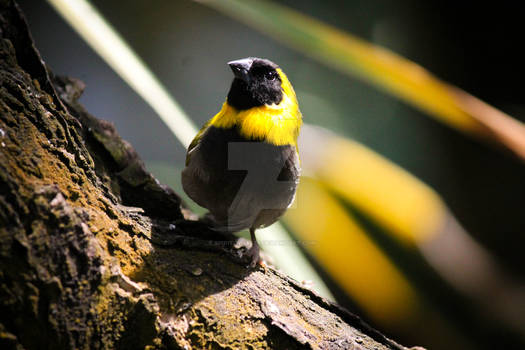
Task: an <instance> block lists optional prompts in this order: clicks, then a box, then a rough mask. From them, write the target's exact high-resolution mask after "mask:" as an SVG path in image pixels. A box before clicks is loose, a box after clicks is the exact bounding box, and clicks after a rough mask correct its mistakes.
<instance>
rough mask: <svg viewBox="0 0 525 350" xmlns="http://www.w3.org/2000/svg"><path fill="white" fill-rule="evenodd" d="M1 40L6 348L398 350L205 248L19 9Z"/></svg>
mask: <svg viewBox="0 0 525 350" xmlns="http://www.w3.org/2000/svg"><path fill="white" fill-rule="evenodd" d="M0 31H1V32H0V35H1V38H0V348H2V349H8V348H16V349H42V348H52V349H71V348H75V349H97V348H119V349H138V348H174V349H204V348H206V349H237V348H247V349H250V348H252V349H267V348H268V349H299V348H300V349H302V348H311V349H377V350H380V349H404V347H402V346H400V345H398V344H396V343H394V342H393V341H391V340H389V339H387V338H386V337H384V336H383V335H382V334H381V333H379V332H377V331H375V330H373V329H372V328H370V327H368V326H367V325H366V324H364V323H363V322H362V321H360V319H359V318H358V317H357V316H354V315H352V314H350V313H349V312H347V311H345V310H343V309H341V308H339V307H338V306H336V305H335V304H332V303H330V302H328V301H326V300H324V299H322V298H321V297H319V296H317V295H316V294H315V293H313V292H311V291H310V290H308V289H305V288H303V287H302V286H301V285H300V284H298V283H297V282H295V281H293V280H291V279H289V278H287V277H285V276H283V275H282V274H280V273H278V272H276V271H274V270H273V269H271V268H267V269H262V268H258V269H255V270H250V269H247V268H246V267H245V265H244V264H242V263H240V262H239V261H240V260H239V259H238V256H239V252H240V250H241V249H242V248H236V247H235V246H233V244H232V243H233V242H234V241H232V238H231V237H223V238H221V239H222V241H220V242H219V243H220V244H215V243H213V242H211V241H210V239H217V237H216V235H213V233H211V232H209V231H208V230H207V229H206V228H205V227H204V226H202V225H199V224H198V223H192V222H189V221H187V219H189V218H190V216H191V213H189V212H187V211H186V210H185V209H181V201H180V199H179V197H178V196H177V195H176V194H175V193H174V192H173V191H172V190H170V189H169V188H167V187H165V186H162V185H160V184H159V183H158V181H156V180H155V179H154V178H153V176H152V175H151V174H149V173H148V172H147V171H146V170H145V168H144V165H143V163H142V162H141V160H140V159H139V158H138V156H137V154H136V153H135V151H134V150H133V148H132V147H131V146H130V145H129V144H128V143H126V142H125V141H123V140H122V139H121V138H120V137H119V136H118V134H117V133H116V131H115V129H114V127H113V126H112V125H111V124H109V123H107V122H104V121H101V120H98V119H96V118H94V117H92V116H91V115H89V114H88V113H87V112H86V111H85V109H84V108H83V107H82V106H81V105H79V104H78V103H77V102H76V101H77V98H78V97H79V96H80V94H81V92H82V83H80V82H79V81H75V80H73V79H68V78H56V77H53V76H52V75H51V73H50V72H49V70H48V69H47V68H46V66H45V65H44V64H43V61H42V60H41V58H40V56H39V53H38V52H37V50H36V49H35V47H34V45H33V41H32V39H31V37H30V34H29V32H28V29H27V26H26V24H25V21H24V19H23V17H22V15H21V14H20V11H19V10H18V8H17V7H16V5H14V4H13V3H12V2H11V1H7V0H0ZM185 237H186V238H185ZM153 242H156V243H157V244H155V243H153ZM159 243H160V244H159Z"/></svg>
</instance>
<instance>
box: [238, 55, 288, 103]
mask: <svg viewBox="0 0 525 350" xmlns="http://www.w3.org/2000/svg"><path fill="white" fill-rule="evenodd" d="M228 65H229V66H230V68H231V69H232V71H233V74H234V75H235V78H234V79H233V82H232V85H231V88H230V92H229V93H228V103H229V104H230V106H232V107H234V108H236V109H239V110H245V109H250V108H252V107H258V106H262V105H265V104H267V105H271V104H279V103H280V102H281V101H282V99H283V91H282V87H281V78H280V76H279V73H278V72H277V68H278V66H277V65H276V64H275V63H273V62H272V61H269V60H265V59H259V58H257V59H254V58H245V59H242V60H237V61H232V62H228Z"/></svg>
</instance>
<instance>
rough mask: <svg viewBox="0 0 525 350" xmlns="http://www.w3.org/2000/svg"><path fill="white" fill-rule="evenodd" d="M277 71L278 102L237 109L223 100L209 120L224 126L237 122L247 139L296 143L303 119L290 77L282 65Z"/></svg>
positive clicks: (221, 126)
mask: <svg viewBox="0 0 525 350" xmlns="http://www.w3.org/2000/svg"><path fill="white" fill-rule="evenodd" d="M277 72H278V73H279V76H280V78H281V82H282V83H281V85H282V89H283V99H282V101H281V103H279V104H278V105H264V106H259V107H253V108H250V109H247V110H242V111H240V110H237V109H235V108H233V107H232V106H230V105H229V104H228V102H224V104H223V105H222V108H221V110H220V111H219V113H217V114H216V115H215V116H214V117H213V118H212V120H211V122H210V124H211V125H213V126H215V127H217V128H224V129H227V128H232V127H234V126H237V127H238V128H239V133H240V134H241V136H243V137H246V138H247V139H249V140H264V141H266V142H268V143H271V144H274V145H277V146H282V145H294V146H296V147H297V136H298V135H299V129H300V127H301V122H302V121H301V112H300V110H299V106H298V104H297V98H296V96H295V92H294V90H293V87H292V85H291V84H290V81H289V80H288V78H287V77H286V75H285V74H284V73H283V72H282V71H281V69H277Z"/></svg>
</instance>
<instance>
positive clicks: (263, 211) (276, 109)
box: [181, 57, 302, 267]
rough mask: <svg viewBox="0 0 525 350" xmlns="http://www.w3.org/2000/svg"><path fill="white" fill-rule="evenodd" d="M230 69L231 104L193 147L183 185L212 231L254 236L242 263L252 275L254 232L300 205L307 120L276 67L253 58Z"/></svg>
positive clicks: (257, 252)
mask: <svg viewBox="0 0 525 350" xmlns="http://www.w3.org/2000/svg"><path fill="white" fill-rule="evenodd" d="M228 65H229V67H230V68H231V70H232V72H233V81H232V83H231V86H230V89H229V92H228V94H227V97H226V101H225V102H224V103H223V105H222V108H221V109H220V111H219V112H218V113H217V114H216V115H215V116H214V117H213V118H211V119H210V120H208V122H206V123H205V124H204V125H203V127H202V128H201V129H200V131H199V132H198V133H197V135H196V136H195V138H194V139H193V141H192V142H191V144H190V146H189V147H188V150H187V154H186V165H185V168H184V170H183V171H182V173H181V182H182V187H183V189H184V191H185V192H186V194H187V195H188V196H189V197H190V198H191V199H192V200H193V201H195V202H196V203H197V204H198V205H200V206H202V207H204V208H206V209H208V211H209V213H208V214H207V215H206V218H207V220H206V222H209V225H210V228H211V229H212V230H215V231H219V232H229V233H234V232H239V231H242V230H245V229H249V231H250V237H251V242H252V245H251V247H250V248H249V249H248V250H247V251H246V252H245V256H247V257H248V258H250V266H251V267H255V266H256V265H257V264H258V263H259V262H260V248H259V244H258V243H257V239H256V236H255V230H256V229H258V228H262V227H266V226H269V225H271V224H273V223H274V222H276V221H277V220H278V219H279V218H280V217H281V216H282V215H283V214H284V213H285V212H286V210H287V209H288V208H289V207H290V206H291V205H292V203H293V201H294V198H295V192H296V189H297V186H298V183H299V176H300V160H299V153H298V148H297V138H298V136H299V132H300V128H301V124H302V114H301V111H300V109H299V105H298V102H297V97H296V94H295V91H294V89H293V87H292V84H291V83H290V81H289V80H288V77H287V76H286V75H285V73H284V72H283V71H282V70H281V68H280V67H279V66H278V65H277V64H275V63H274V62H272V61H270V60H268V59H263V58H257V57H248V58H244V59H239V60H234V61H231V62H228Z"/></svg>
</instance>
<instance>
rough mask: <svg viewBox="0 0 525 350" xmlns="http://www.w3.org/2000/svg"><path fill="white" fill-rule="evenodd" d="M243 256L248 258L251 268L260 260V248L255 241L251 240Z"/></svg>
mask: <svg viewBox="0 0 525 350" xmlns="http://www.w3.org/2000/svg"><path fill="white" fill-rule="evenodd" d="M244 256H246V257H248V258H249V259H250V267H251V268H254V267H255V266H257V264H258V263H260V262H261V249H260V248H259V245H258V244H257V242H252V246H251V248H250V249H248V250H247V251H246V253H244Z"/></svg>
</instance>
